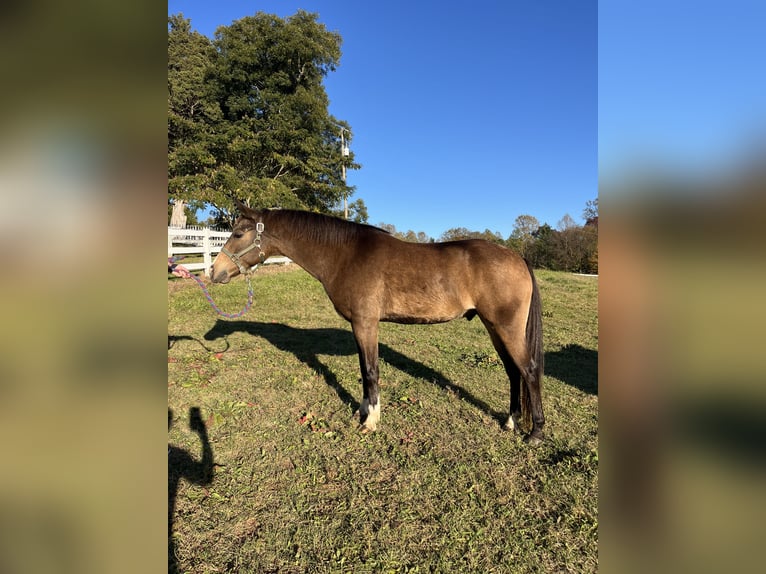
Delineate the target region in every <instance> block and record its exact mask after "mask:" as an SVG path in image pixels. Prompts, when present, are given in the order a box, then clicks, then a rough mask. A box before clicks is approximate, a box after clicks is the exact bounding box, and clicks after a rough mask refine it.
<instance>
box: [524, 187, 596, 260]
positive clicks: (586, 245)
mask: <svg viewBox="0 0 766 574" xmlns="http://www.w3.org/2000/svg"><path fill="white" fill-rule="evenodd" d="M583 217H584V218H585V220H586V223H585V225H583V226H580V225H577V224H576V223H575V221H574V219H573V218H572V217H571V216H570V215H569V214H566V215H565V216H564V217H563V218H562V219H561V220H560V221H559V223H558V225H557V229H553V228H551V226H550V225H548V224H547V223H546V224H544V225H542V226H540V227H538V228H537V229H536V230H535V231H534V232H532V237H531V238H530V239H529V240H528V241H527V242H526V243H524V250H523V251H522V254H523V255H524V256H525V257H526V258H527V259H528V260H529V261H530V263H532V265H533V266H534V267H543V268H546V269H554V270H558V271H572V272H576V273H598V199H595V200H592V201H589V202H588V203H587V204H586V208H585V210H584V211H583ZM517 220H518V218H517ZM514 233H515V230H514ZM513 239H514V234H511V237H510V238H509V241H511V240H513Z"/></svg>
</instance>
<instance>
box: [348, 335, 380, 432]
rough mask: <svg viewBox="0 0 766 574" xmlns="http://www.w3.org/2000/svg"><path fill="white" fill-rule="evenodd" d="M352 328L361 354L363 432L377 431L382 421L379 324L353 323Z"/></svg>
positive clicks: (361, 417) (361, 428) (360, 420)
mask: <svg viewBox="0 0 766 574" xmlns="http://www.w3.org/2000/svg"><path fill="white" fill-rule="evenodd" d="M351 327H352V329H353V331H354V339H356V347H357V350H358V352H359V368H360V369H361V371H362V386H363V390H364V396H363V399H362V405H361V406H360V407H359V422H360V423H361V427H360V429H359V430H361V431H362V432H370V431H374V430H376V428H377V426H378V422H379V421H380V393H379V390H378V322H377V320H372V321H366V322H361V321H359V322H352V324H351Z"/></svg>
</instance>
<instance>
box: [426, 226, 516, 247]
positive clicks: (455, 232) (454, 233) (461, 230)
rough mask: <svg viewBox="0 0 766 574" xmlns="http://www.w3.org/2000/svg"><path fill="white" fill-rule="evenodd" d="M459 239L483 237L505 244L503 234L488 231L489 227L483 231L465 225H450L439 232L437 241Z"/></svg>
mask: <svg viewBox="0 0 766 574" xmlns="http://www.w3.org/2000/svg"><path fill="white" fill-rule="evenodd" d="M461 239H485V240H487V241H492V242H493V243H498V244H500V245H505V241H503V236H502V235H500V233H498V232H497V231H490V230H489V229H485V230H484V231H471V230H470V229H466V228H465V227H452V228H451V229H448V230H447V231H445V232H444V233H442V234H441V237H440V238H439V241H459V240H461Z"/></svg>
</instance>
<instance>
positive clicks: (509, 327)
mask: <svg viewBox="0 0 766 574" xmlns="http://www.w3.org/2000/svg"><path fill="white" fill-rule="evenodd" d="M522 319H523V320H522ZM482 322H483V323H484V325H485V326H486V327H487V330H488V331H489V334H490V336H491V337H492V342H493V344H494V345H495V349H497V351H498V354H499V355H500V358H501V359H502V360H503V364H504V365H505V370H506V373H508V378H509V379H510V380H511V410H510V416H509V417H508V421H507V422H506V424H505V428H518V424H519V422H520V418H521V417H520V415H521V414H522V410H526V411H531V413H530V414H531V418H532V431H531V432H530V434H529V436H527V438H526V441H527V442H528V443H529V444H531V445H537V444H540V442H542V439H543V427H544V426H545V416H544V415H543V403H542V394H541V392H540V383H541V381H539V380H537V374H536V373H537V365H535V364H534V361H533V359H532V357H531V355H530V353H529V350H528V349H527V341H526V313H524V314H518V315H515V316H514V318H513V319H511V320H510V321H503V322H498V323H492V322H490V321H488V320H487V319H485V318H484V317H482ZM508 357H510V358H511V360H510V362H509V361H508ZM511 363H513V366H515V369H513V368H512V367H510V366H509V365H510V364H511ZM516 373H519V374H520V377H518V378H517V377H516ZM519 379H521V380H522V381H523V384H524V385H525V390H526V391H527V398H528V406H525V405H522V404H521V400H520V397H521V393H520V392H515V391H516V390H517V389H518V390H519V391H520V390H521V382H519ZM514 385H515V386H514Z"/></svg>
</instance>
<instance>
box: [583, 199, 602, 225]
mask: <svg viewBox="0 0 766 574" xmlns="http://www.w3.org/2000/svg"><path fill="white" fill-rule="evenodd" d="M582 218H583V219H584V220H585V225H595V226H596V227H598V197H597V198H596V199H591V200H589V201H588V202H587V203H586V204H585V209H583V211H582Z"/></svg>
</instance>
